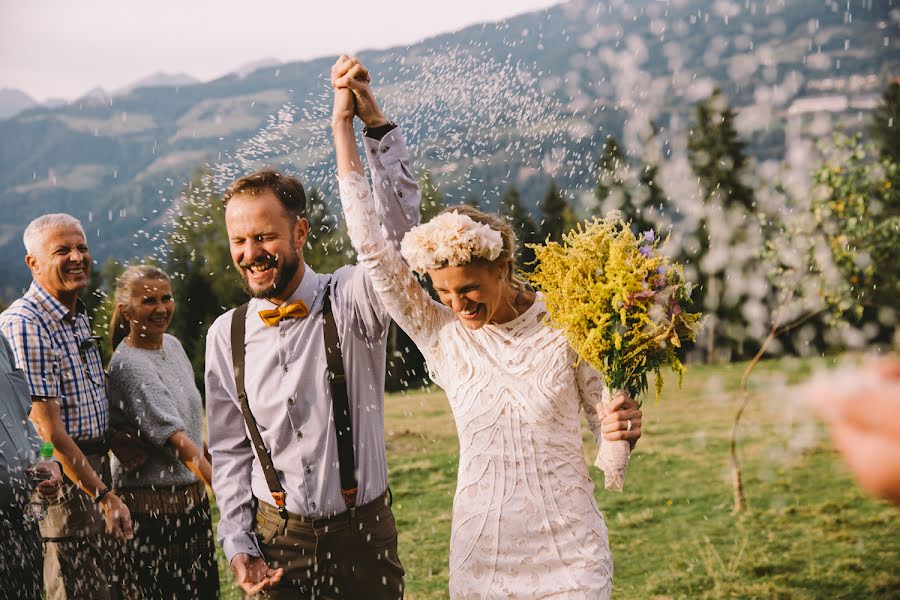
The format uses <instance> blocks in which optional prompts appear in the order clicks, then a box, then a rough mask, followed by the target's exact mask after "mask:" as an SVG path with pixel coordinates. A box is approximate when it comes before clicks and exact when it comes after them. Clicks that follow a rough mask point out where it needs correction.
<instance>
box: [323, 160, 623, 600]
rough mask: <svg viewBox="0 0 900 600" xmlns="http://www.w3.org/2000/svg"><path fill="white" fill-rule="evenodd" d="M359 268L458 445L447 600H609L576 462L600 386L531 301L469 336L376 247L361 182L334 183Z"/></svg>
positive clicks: (602, 537)
mask: <svg viewBox="0 0 900 600" xmlns="http://www.w3.org/2000/svg"><path fill="white" fill-rule="evenodd" d="M340 192H341V201H342V203H343V207H344V214H345V216H346V220H347V229H348V232H349V234H350V239H351V241H352V243H353V246H354V248H355V249H356V251H357V255H358V260H359V263H360V264H362V265H364V266H365V267H366V268H367V269H368V272H369V275H370V277H371V278H372V283H373V287H374V289H375V291H376V292H377V293H378V294H379V295H380V297H381V300H382V302H383V303H384V304H385V306H386V307H387V310H388V312H389V313H390V315H391V317H392V318H393V319H394V320H395V321H396V322H397V323H398V325H399V326H400V327H402V328H403V329H404V331H406V332H407V334H409V336H410V337H411V338H412V340H413V341H414V342H415V343H416V345H417V346H418V347H419V349H420V350H421V351H422V353H423V355H424V356H425V359H426V361H427V362H428V367H429V372H430V374H431V376H432V379H433V380H434V381H435V383H437V384H438V385H440V386H441V387H442V388H443V389H444V391H445V392H446V394H447V398H448V400H449V402H450V406H451V409H452V412H453V417H454V419H455V421H456V428H457V431H458V435H459V444H460V464H459V475H458V482H457V489H456V495H455V497H454V501H453V525H452V535H451V541H450V595H451V597H452V598H591V599H596V598H608V597H609V592H610V587H611V579H612V559H611V557H610V554H609V547H608V543H607V532H606V526H605V524H604V522H603V517H602V515H601V514H600V511H599V510H598V508H597V505H596V502H595V501H594V484H593V482H592V481H591V479H590V477H589V476H588V472H587V466H586V465H585V462H584V458H583V446H582V438H581V421H580V412H579V411H580V409H581V410H584V412H585V414H586V416H587V420H588V424H589V426H590V428H591V430H592V432H593V433H594V436H595V438H596V440H597V443H598V445H599V444H600V443H601V441H602V440H601V438H600V417H599V416H598V415H597V412H596V409H595V405H596V403H597V402H599V400H600V396H601V392H602V378H601V377H600V375H599V374H598V373H597V372H596V371H594V370H593V369H592V368H591V367H589V366H588V365H587V364H586V363H581V364H580V365H579V366H578V367H577V368H576V367H574V366H573V365H575V363H576V356H575V353H574V351H573V350H572V349H571V348H570V347H569V344H568V342H567V341H566V339H565V336H564V335H563V334H562V332H560V331H559V330H557V329H554V328H551V327H549V326H547V325H546V324H545V322H544V317H545V314H546V311H545V308H544V305H543V303H542V302H540V299H538V301H536V302H535V303H534V305H532V307H531V308H530V309H528V310H527V311H526V312H525V313H523V314H522V315H520V316H519V317H518V318H516V319H514V320H513V321H510V322H508V323H504V324H499V325H486V326H484V327H483V328H481V329H477V330H470V329H467V328H466V327H464V326H463V325H462V324H461V323H460V321H459V319H458V318H457V317H456V316H455V315H454V314H453V313H452V311H450V309H448V308H447V307H445V306H443V305H442V304H440V303H438V302H436V301H434V300H432V299H431V297H430V296H429V295H428V293H427V292H426V291H425V290H424V289H422V287H421V286H420V285H419V282H418V280H417V279H416V277H415V275H414V274H413V273H412V271H411V270H410V268H409V267H408V266H407V265H406V263H405V262H404V261H403V259H402V258H401V256H400V253H399V252H398V251H397V250H396V248H394V247H393V246H391V245H388V244H386V243H385V240H384V238H383V236H382V234H381V231H380V227H379V222H378V217H377V215H376V214H375V211H374V206H373V201H372V197H371V192H370V188H369V184H368V181H367V180H366V179H365V178H364V177H362V176H359V175H355V174H354V175H351V176H350V177H348V178H345V179H342V180H341V181H340Z"/></svg>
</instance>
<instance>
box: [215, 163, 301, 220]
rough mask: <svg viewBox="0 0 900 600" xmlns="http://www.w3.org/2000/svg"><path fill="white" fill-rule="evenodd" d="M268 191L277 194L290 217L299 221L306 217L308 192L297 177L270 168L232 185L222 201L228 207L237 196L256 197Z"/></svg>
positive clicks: (247, 176) (245, 177)
mask: <svg viewBox="0 0 900 600" xmlns="http://www.w3.org/2000/svg"><path fill="white" fill-rule="evenodd" d="M266 191H271V192H272V193H273V194H275V197H276V198H278V200H279V201H280V202H281V206H282V207H284V210H285V212H286V213H288V214H289V215H291V216H293V217H295V218H297V219H300V218H303V217H306V192H305V191H304V190H303V184H302V183H300V181H299V180H298V179H297V178H296V177H291V176H290V175H285V174H284V173H281V172H280V171H277V170H275V169H272V168H270V167H267V168H265V169H261V170H259V171H257V172H255V173H251V174H249V175H246V176H244V177H241V178H240V179H238V180H237V181H235V182H234V183H232V184H231V185H230V186H228V189H227V190H225V195H224V196H223V197H222V200H223V201H224V203H225V205H226V206H228V201H229V200H231V199H232V198H233V197H234V196H236V195H245V194H246V195H248V196H255V195H257V194H261V193H263V192H266Z"/></svg>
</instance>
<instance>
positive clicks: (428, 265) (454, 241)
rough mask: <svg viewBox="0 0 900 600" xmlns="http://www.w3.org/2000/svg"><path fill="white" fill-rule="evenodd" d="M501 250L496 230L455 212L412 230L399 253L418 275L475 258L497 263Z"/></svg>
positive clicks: (501, 239) (437, 217)
mask: <svg viewBox="0 0 900 600" xmlns="http://www.w3.org/2000/svg"><path fill="white" fill-rule="evenodd" d="M502 250H503V236H502V235H501V234H500V232H499V231H497V230H496V229H492V228H491V227H490V226H488V225H485V224H484V223H479V222H478V221H475V220H474V219H472V217H470V216H468V215H461V214H459V212H457V211H455V210H454V211H452V212H446V213H442V214H439V215H438V216H436V217H435V218H433V219H431V220H430V221H428V222H427V223H424V224H422V225H418V226H417V227H413V228H412V229H411V230H410V231H409V232H408V233H407V234H406V235H405V236H403V241H402V242H400V254H402V255H403V258H404V259H406V262H407V263H409V266H410V267H411V268H412V270H413V271H415V272H417V273H425V271H427V270H428V269H439V268H441V267H458V266H460V265H464V264H467V263H470V262H472V261H473V260H475V259H476V258H481V259H484V260H488V261H491V260H496V259H497V257H498V256H500V252H501V251H502Z"/></svg>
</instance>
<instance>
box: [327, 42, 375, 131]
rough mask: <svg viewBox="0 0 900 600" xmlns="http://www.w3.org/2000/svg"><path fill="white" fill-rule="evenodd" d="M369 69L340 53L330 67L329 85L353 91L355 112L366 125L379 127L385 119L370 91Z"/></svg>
mask: <svg viewBox="0 0 900 600" xmlns="http://www.w3.org/2000/svg"><path fill="white" fill-rule="evenodd" d="M371 82H372V79H371V77H370V76H369V70H368V69H366V68H365V67H364V66H363V65H362V63H360V62H359V61H358V60H356V59H355V58H352V57H348V56H346V55H342V56H341V57H340V58H339V59H338V60H337V62H336V63H334V66H333V67H331V85H332V86H333V87H334V88H335V89H344V88H346V89H349V90H351V91H352V93H353V98H354V102H355V114H356V115H357V116H358V117H359V119H360V120H361V121H362V122H363V123H364V124H365V126H366V127H380V126H382V125H386V124H387V119H386V118H385V116H384V113H383V112H382V111H381V107H380V106H378V101H377V100H375V94H374V93H372V86H371Z"/></svg>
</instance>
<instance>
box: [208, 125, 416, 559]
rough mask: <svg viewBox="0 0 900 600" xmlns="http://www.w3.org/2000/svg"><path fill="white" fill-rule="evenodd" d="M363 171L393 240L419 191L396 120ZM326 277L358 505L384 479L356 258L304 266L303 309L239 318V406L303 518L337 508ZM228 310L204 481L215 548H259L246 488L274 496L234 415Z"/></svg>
mask: <svg viewBox="0 0 900 600" xmlns="http://www.w3.org/2000/svg"><path fill="white" fill-rule="evenodd" d="M364 145H365V149H366V156H367V157H368V161H369V166H370V168H371V170H372V176H373V179H374V184H375V185H374V189H375V200H376V203H377V206H378V208H377V212H378V214H379V216H380V217H381V222H382V227H383V230H384V233H385V236H386V238H387V239H388V240H391V241H392V242H393V243H395V244H398V245H399V241H400V240H401V239H402V238H403V235H404V234H405V233H406V232H407V231H409V229H410V228H411V227H413V226H415V225H417V224H418V221H419V202H420V199H419V198H420V197H419V190H418V185H417V184H416V179H415V177H414V176H413V174H412V172H411V171H410V168H409V153H408V151H407V149H406V144H405V142H404V140H403V136H402V134H401V132H400V131H399V129H394V130H392V131H390V132H389V133H388V134H387V135H385V136H384V138H382V140H381V141H380V142H379V141H377V140H374V139H371V138H364ZM326 286H330V287H331V306H332V311H333V313H334V316H335V323H336V325H337V329H338V334H339V337H340V340H341V351H342V354H343V360H344V368H345V371H346V373H347V382H348V391H349V396H350V411H351V419H352V423H353V441H354V448H355V454H356V467H357V479H358V482H359V492H358V496H357V504H358V505H362V504H365V503H367V502H370V501H372V500H374V499H375V498H377V497H378V496H379V495H381V494H382V493H384V491H385V490H386V488H387V462H386V460H385V451H384V374H385V349H386V342H387V331H388V324H389V323H390V320H389V317H388V314H387V311H386V310H385V309H384V306H383V305H382V304H381V302H380V301H379V300H378V297H377V295H376V294H375V292H374V290H373V289H372V283H371V281H370V280H369V277H368V275H367V273H366V271H365V269H362V268H359V267H357V266H356V265H352V266H346V267H342V268H340V269H338V270H337V271H336V272H335V273H334V274H333V275H320V274H318V273H315V272H314V271H313V270H312V269H311V268H310V267H309V265H306V266H305V272H304V275H303V279H302V280H301V282H300V285H299V286H298V287H297V289H296V290H294V292H293V293H292V295H291V297H290V298H289V299H288V301H287V302H286V303H285V304H289V303H291V302H295V301H297V300H303V301H304V302H306V304H307V306H308V307H309V309H310V314H309V316H307V317H305V318H303V319H282V320H281V321H280V322H279V323H278V324H277V325H275V326H273V327H268V326H266V325H265V323H263V321H262V319H261V318H260V317H259V314H258V312H259V311H260V310H266V309H272V308H275V307H276V306H275V305H274V304H272V303H271V302H269V301H268V300H265V299H258V298H254V299H252V300H251V301H250V306H249V308H248V311H247V319H246V337H245V345H246V346H245V352H246V358H245V362H246V369H245V386H246V390H247V397H248V399H249V403H250V410H251V412H252V413H253V416H254V417H255V418H256V422H257V425H258V427H259V430H260V434H261V435H262V439H263V441H264V442H265V445H266V448H268V450H269V453H270V454H271V456H272V462H273V464H274V466H275V469H276V470H277V471H278V473H279V479H280V481H281V484H282V486H283V487H284V490H285V492H286V494H287V497H286V504H287V509H288V510H289V511H291V512H293V513H297V514H301V515H304V516H307V517H311V518H319V517H327V516H331V515H334V514H338V513H341V512H345V511H346V510H347V508H346V505H345V504H344V499H343V496H342V495H341V485H340V473H339V470H338V469H339V467H338V454H337V436H336V434H335V429H334V419H333V416H332V400H331V390H330V387H329V381H328V375H327V368H326V357H325V342H324V338H323V327H322V303H323V292H324V291H325V287H326ZM233 314H234V310H230V311H228V312H227V313H225V314H224V315H222V316H220V317H219V318H218V319H216V321H215V323H213V325H212V327H210V330H209V333H208V336H207V341H206V408H207V419H208V428H209V448H210V452H211V454H212V463H213V467H214V468H213V490H214V491H215V494H216V502H217V503H218V506H219V511H220V515H221V518H220V520H219V526H218V529H217V532H218V538H219V542H220V543H221V544H222V548H223V550H224V552H225V556H226V558H227V559H228V560H229V561H231V559H232V557H233V556H234V555H235V554H238V553H241V552H245V553H247V554H250V555H253V556H260V555H261V552H260V551H259V547H258V546H257V544H256V537H255V535H254V533H253V530H254V514H253V498H254V497H255V498H258V499H259V500H261V501H263V502H266V503H268V504H272V505H274V504H275V501H274V500H273V498H272V494H271V493H270V491H269V487H268V485H267V484H266V479H265V476H264V475H263V471H262V467H261V466H260V464H259V461H258V460H257V458H256V455H255V452H254V450H253V446H252V443H251V441H250V434H249V432H248V431H247V427H246V425H245V423H244V418H243V415H242V413H241V408H240V403H239V402H238V398H237V391H236V389H235V383H234V371H233V367H232V359H231V319H232V315H233Z"/></svg>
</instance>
